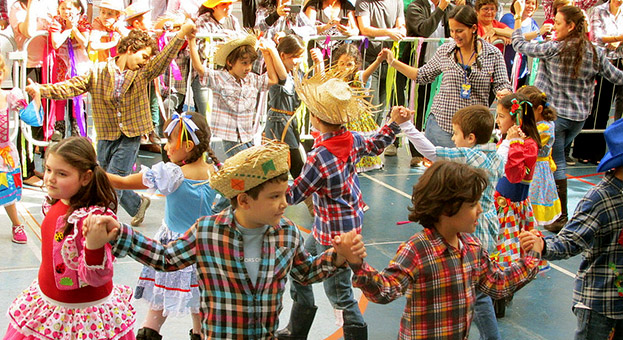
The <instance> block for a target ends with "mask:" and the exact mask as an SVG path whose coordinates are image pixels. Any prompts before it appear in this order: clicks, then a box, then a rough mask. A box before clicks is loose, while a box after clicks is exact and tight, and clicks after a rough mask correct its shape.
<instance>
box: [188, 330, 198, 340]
mask: <svg viewBox="0 0 623 340" xmlns="http://www.w3.org/2000/svg"><path fill="white" fill-rule="evenodd" d="M188 335H190V340H201V335H200V334H195V333H193V330H192V329H191V330H190V331H188Z"/></svg>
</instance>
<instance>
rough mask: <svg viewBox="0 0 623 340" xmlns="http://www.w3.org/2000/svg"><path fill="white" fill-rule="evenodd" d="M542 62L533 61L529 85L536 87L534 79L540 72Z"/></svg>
mask: <svg viewBox="0 0 623 340" xmlns="http://www.w3.org/2000/svg"><path fill="white" fill-rule="evenodd" d="M540 62H541V60H540V59H539V58H534V59H532V69H531V70H530V79H528V85H534V79H535V78H536V73H537V72H538V71H539V64H540Z"/></svg>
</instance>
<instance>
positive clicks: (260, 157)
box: [210, 140, 290, 198]
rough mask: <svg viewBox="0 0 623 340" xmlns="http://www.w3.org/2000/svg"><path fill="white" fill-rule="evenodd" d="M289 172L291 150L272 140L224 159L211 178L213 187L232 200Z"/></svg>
mask: <svg viewBox="0 0 623 340" xmlns="http://www.w3.org/2000/svg"><path fill="white" fill-rule="evenodd" d="M289 170H290V147H289V146H288V144H286V143H283V142H279V141H273V140H271V141H269V142H268V143H266V144H262V145H256V146H254V147H251V148H249V149H246V150H243V151H240V152H239V153H237V154H235V155H234V156H233V157H230V158H228V159H227V160H225V163H224V164H223V168H221V169H220V170H219V171H218V172H217V173H216V174H215V175H212V177H210V185H211V186H212V188H214V189H215V190H217V191H218V192H220V193H221V195H223V196H224V197H225V198H233V197H235V196H237V195H238V194H241V193H243V192H247V191H249V190H250V189H253V188H255V187H256V186H258V185H260V184H262V183H264V182H266V181H268V180H269V179H272V178H275V177H277V176H279V175H281V174H283V173H286V172H288V171H289Z"/></svg>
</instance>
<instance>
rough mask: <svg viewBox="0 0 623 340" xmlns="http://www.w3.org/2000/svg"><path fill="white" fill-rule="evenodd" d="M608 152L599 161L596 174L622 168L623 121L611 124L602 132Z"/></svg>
mask: <svg viewBox="0 0 623 340" xmlns="http://www.w3.org/2000/svg"><path fill="white" fill-rule="evenodd" d="M604 138H605V139H606V144H607V145H608V152H607V153H606V155H605V156H604V158H602V159H601V163H599V166H598V167H597V172H602V171H607V170H610V169H612V168H616V167H619V166H623V119H619V120H617V121H616V122H614V123H612V124H611V125H610V126H608V128H607V129H606V131H605V132H604Z"/></svg>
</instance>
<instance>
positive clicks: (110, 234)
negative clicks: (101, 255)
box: [82, 214, 120, 249]
mask: <svg viewBox="0 0 623 340" xmlns="http://www.w3.org/2000/svg"><path fill="white" fill-rule="evenodd" d="M119 228H120V225H119V222H118V221H117V220H115V219H114V218H113V217H111V216H101V215H90V214H89V216H87V218H86V219H85V220H84V222H83V223H82V235H83V236H84V237H85V238H86V246H87V249H99V248H101V247H103V246H104V245H105V244H106V243H108V242H110V241H114V240H116V239H117V236H118V235H119Z"/></svg>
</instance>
